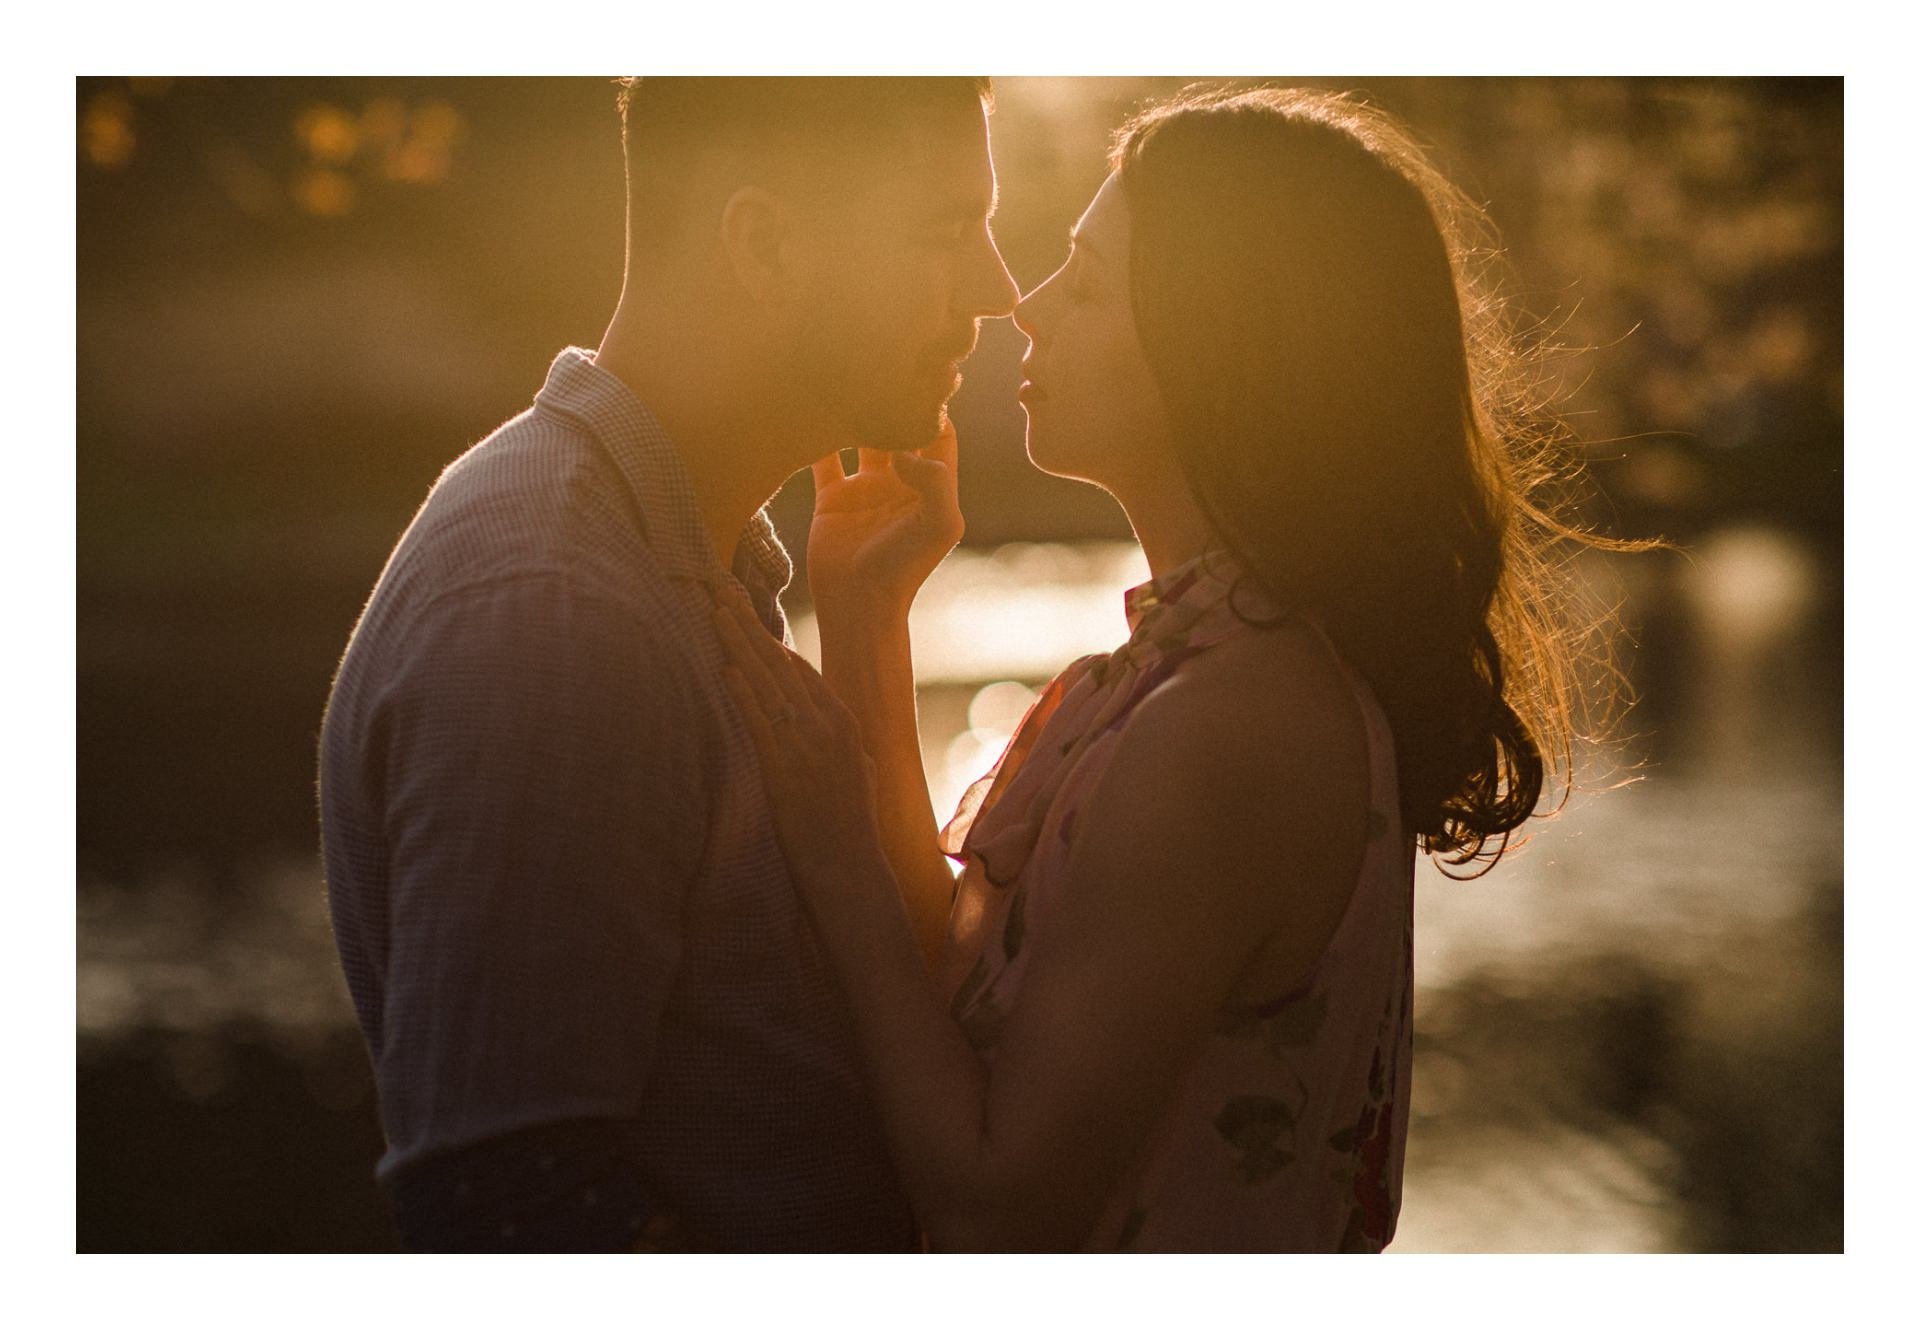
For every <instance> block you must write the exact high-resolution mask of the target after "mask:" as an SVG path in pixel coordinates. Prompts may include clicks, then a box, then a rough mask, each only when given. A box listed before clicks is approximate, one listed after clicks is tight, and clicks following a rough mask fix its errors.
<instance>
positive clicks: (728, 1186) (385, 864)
mask: <svg viewBox="0 0 1920 1330" xmlns="http://www.w3.org/2000/svg"><path fill="white" fill-rule="evenodd" d="M736 575H737V576H738V578H739V581H740V582H741V583H742V584H744V586H745V587H746V589H747V592H748V594H749V595H750V597H751V598H752V600H753V602H754V604H755V605H756V606H757V607H758V608H759V610H760V613H761V616H762V617H763V619H765V620H766V622H767V624H768V626H769V629H770V630H771V631H772V632H774V633H775V634H776V635H777V636H781V637H783V638H784V636H785V632H786V623H785V619H784V618H783V616H782V614H781V610H780V605H779V595H780V592H781V591H782V590H783V589H784V588H785V586H786V584H787V581H788V579H789V578H790V577H791V575H792V564H791V562H790V561H789V560H788V558H787V555H786V551H785V550H783V549H782V548H781V546H780V543H779V541H778V539H777V538H776V537H775V535H774V532H773V527H772V524H771V523H770V522H769V521H768V519H767V515H766V513H765V511H764V510H762V511H761V512H759V513H756V514H755V515H754V518H753V520H752V522H751V524H750V525H749V526H748V528H747V530H746V532H745V533H744V535H743V537H742V539H741V542H740V545H739V548H738V550H737V551H736V552H735V555H734V561H733V572H732V573H731V574H730V573H729V572H728V571H727V570H725V569H723V568H722V567H721V566H720V564H719V563H718V561H717V560H716V559H715V558H714V555H713V551H712V546H711V543H710V542H709V540H708V538H707V535H706V532H705V529H704V527H703V526H702V524H701V521H700V517H699V512H698V509H697V507H696V505H695V502H694V494H693V489H692V486H691V484H690V482H689V480H688V476H687V472H686V469H685V467H684V465H683V464H682V462H681V460H680V458H679V455H678V454H677V453H676V452H675V450H674V447H673V445H672V443H671V441H670V440H669V439H668V438H667V437H666V435H665V433H664V432H663V431H662V430H661V428H660V426H659V424H658V422H657V421H655V420H654V418H653V417H652V415H651V414H650V413H649V412H648V411H647V409H646V408H645V406H643V405H642V403H641V402H640V400H639V399H638V398H637V397H635V396H634V395H633V393H632V392H631V391H629V390H628V388H627V387H626V386H625V385H624V384H623V383H622V382H621V381H620V380H619V379H617V378H615V377H614V376H613V375H612V374H609V373H608V372H606V371H605V370H602V369H600V368H599V367H598V366H596V365H595V364H594V363H593V357H592V353H590V352H587V351H583V350H580V349H578V348H569V349H568V350H566V351H564V352H562V353H561V355H560V356H559V358H558V359H557V360H555V361H554V364H553V369H552V371H551V373H550V374H549V375H548V377H547V382H546V386H545V387H544V388H543V389H541V391H540V393H539V395H538V396H537V397H536V398H535V400H534V405H533V408H532V409H531V410H529V411H527V412H525V413H524V414H522V415H520V416H517V417H515V418H514V419H513V420H510V421H508V422H507V423H506V424H505V425H503V426H501V427H500V428H499V429H498V430H496V431H495V432H494V433H493V434H492V435H491V436H490V437H488V438H487V439H485V440H484V441H482V442H481V443H480V444H478V445H477V446H475V447H474V448H473V449H472V450H471V451H469V452H468V453H466V455H464V456H463V457H461V458H460V459H459V460H458V461H456V462H455V463H453V465H451V466H450V467H448V468H447V470H446V472H445V474H443V475H442V476H441V478H440V480H439V482H438V483H437V484H436V485H435V486H434V488H433V492H432V493H431V494H430V495H429V496H428V497H427V501H426V503H425V504H424V505H423V506H422V507H421V509H420V512H419V514H418V515H417V516H416V517H415V519H414V521H413V524H412V525H411V526H410V527H409V528H408V530H407V532H406V534H405V535H404V536H403V537H402V538H401V540H400V544H399V546H398V547H397V548H396V549H395V550H394V552H393V556H392V557H391V558H390V559H389V560H388V563H387V567H386V570H385V571H384V572H383V573H382V574H381V576H380V581H379V584H378V586H376V587H375V589H374V592H373V596H372V599H371V600H370V601H369V602H368V604H367V608H366V610H365V612H364V613H363V614H362V616H361V619H360V623H359V625H358V626H357V627H356V628H355V629H354V633H353V638H352V641H351V642H350V643H349V644H348V647H347V652H346V657H345V660H344V661H343V662H342V664H341V666H340V672H339V676H338V678H337V679H336V680H335V683H334V689H333V697H332V700H331V702H330V703H329V705H328V708H327V716H326V722H325V726H324V730H323V733H322V738H321V780H320V807H321V822H322V831H323V841H324V850H325V858H326V875H327V886H328V892H329V896H330V900H331V906H332V912H333V923H334V933H335V937H336V939H337V941H338V944H339V948H340V958H341V963H342V965H343V966H344V968H345V970H346V976H347V984H348V987H349V988H350V989H351V990H352V993H353V1000H354V1004H355V1006H356V1008H357V1010H358V1012H359V1016H360V1022H361V1026H362V1028H363V1030H364V1031H365V1034H366V1038H367V1043H368V1046H369V1049H370V1051H371V1053H372V1058H373V1064H374V1070H375V1075H376V1079H377V1082H378V1086H379V1092H380V1105H381V1113H382V1117H383V1120H384V1123H385V1127H386V1133H387V1141H388V1150H387V1154H386V1156H385V1157H384V1158H383V1159H382V1160H381V1163H380V1168H379V1172H380V1174H381V1176H382V1177H391V1176H392V1175H393V1173H394V1172H395V1171H396V1170H404V1169H405V1168H406V1167H407V1166H408V1165H409V1164H410V1163H412V1162H414V1161H417V1160H420V1159H422V1158H425V1157H427V1156H430V1155H432V1154H435V1153H437V1152H440V1151H444V1150H450V1149H454V1148H457V1147H460V1146H463V1145H468V1144H473V1143H476V1142H479V1141H483V1140H486V1139H488V1138H490V1137H494V1136H497V1135H499V1134H501V1133H504V1132H508V1131H511V1130H514V1129H516V1128H520V1127H526V1126H533V1125H537V1124H542V1123H550V1122H558V1121H565V1120H571V1119H581V1118H626V1119H631V1120H633V1121H634V1122H635V1123H636V1125H637V1133H636V1139H638V1140H640V1141H641V1142H643V1144H642V1146H641V1147H640V1156H641V1157H640V1159H639V1162H640V1164H641V1166H642V1168H643V1170H644V1171H645V1172H646V1173H647V1175H648V1176H649V1177H650V1178H651V1179H652V1180H653V1182H654V1183H655V1184H656V1185H657V1186H658V1187H659V1189H660V1192H661V1195H662V1196H663V1197H664V1198H665V1200H666V1201H667V1202H668V1203H670V1204H671V1206H672V1207H673V1208H674V1209H675V1210H677V1212H678V1213H679V1214H680V1216H681V1217H683V1218H684V1220H685V1221H686V1222H687V1223H689V1224H690V1225H691V1226H692V1228H693V1229H694V1230H695V1231H696V1232H698V1233H699V1234H701V1235H702V1237H703V1238H704V1239H705V1240H707V1241H710V1242H713V1243H716V1244H717V1245H720V1246H722V1247H726V1248H732V1249H747V1250H767V1249H824V1250H830V1249H875V1248H878V1249H889V1248H891V1249H901V1248H906V1247H908V1246H911V1245H913V1243H914V1241H915V1239H914V1236H913V1227H912V1222H911V1219H910V1217H909V1215H908V1212H907V1208H906V1202H905V1200H904V1199H903V1197H902V1196H901V1194H900V1190H899V1187H898V1184H897V1181H896V1179H895V1176H894V1173H893V1170H892V1168H891V1166H890V1165H889V1163H888V1161H887V1158H886V1155H885V1153H884V1148H883V1142H882V1138H881V1132H880V1127H879V1124H878V1120H877V1118H876V1116H875V1113H874V1111H873V1108H872V1106H871V1101H870V1100H869V1098H868V1096H867V1094H866V1092H865V1090H864V1088H863V1086H862V1083H861V1080H860V1077H859V1075H858V1072H857V1069H856V1065H855V1053H854V1047H853V1039H852V1033H851V1030H850V1028H849V1026H848V1023H847V1018H846V1015H845V1012H844V1009H843V1008H842V1006H841V1004H840V1002H839V1000H838V998H837V996H836V994H835V992H834V989H833V985H832V981H831V977H830V973H829V970H828V967H827V963H826V958H825V956H824V955H823V953H822V952H821V950H820V948H819V944H818V942H817V940H816V939H815V937H814V936H813V934H812V932H811V931H810V928H809V926H808V924H807V922H806V920H805V919H804V917H803V916H802V913H801V909H800V905H799V901H798V898H797V897H796V896H795V894H794V890H793V887H792V885H791V883H790V882H789V880H788V877H787V872H786V867H785V864H784V863H783V861H782V859H781V856H780V851H779V848H778V846H777V845H776V843H775V840H774V836H773V829H772V823H771V820H770V817H769V813H768V809H767V806H766V803H765V797H764V794H763V792H762V788H761V784H760V779H759V775H758V771H757V768H756V767H755V765H754V759H753V755H752V748H751V746H750V744H749V742H748V739H747V735H746V731H745V730H744V728H743V727H742V725H741V723H740V721H739V719H738V717H737V715H736V713H735V712H734V711H733V708H732V706H731V703H730V702H729V701H728V700H727V698H726V695H725V693H724V692H723V691H722V689H721V685H720V674H719V671H720V666H721V661H722V654H721V649H720V645H719V642H718V640H717V639H716V638H715V636H714V634H713V631H712V628H711V626H710V624H709V622H708V613H709V609H708V606H709V601H708V598H707V595H706V590H705V588H706V586H708V585H712V584H716V583H722V582H726V581H728V580H729V579H730V578H731V577H733V576H736Z"/></svg>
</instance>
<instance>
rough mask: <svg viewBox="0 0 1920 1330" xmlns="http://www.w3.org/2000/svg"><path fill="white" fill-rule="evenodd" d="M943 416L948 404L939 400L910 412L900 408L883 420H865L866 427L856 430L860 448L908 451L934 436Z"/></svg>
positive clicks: (933, 439)
mask: <svg viewBox="0 0 1920 1330" xmlns="http://www.w3.org/2000/svg"><path fill="white" fill-rule="evenodd" d="M946 419H947V405H946V403H945V402H944V401H942V402H936V403H935V404H933V405H932V406H930V407H922V408H920V409H918V410H916V411H913V412H911V413H908V412H904V411H903V412H900V413H898V414H896V415H890V416H889V417H888V418H887V419H885V420H873V421H870V422H867V424H866V428H864V429H861V430H858V431H856V433H857V434H859V436H860V446H861V447H863V448H876V449H879V450H881V451H882V452H911V451H912V450H913V449H915V448H924V447H926V446H927V445H928V444H930V443H933V442H934V441H935V440H937V439H938V438H939V437H940V429H941V426H942V425H944V424H945V423H946Z"/></svg>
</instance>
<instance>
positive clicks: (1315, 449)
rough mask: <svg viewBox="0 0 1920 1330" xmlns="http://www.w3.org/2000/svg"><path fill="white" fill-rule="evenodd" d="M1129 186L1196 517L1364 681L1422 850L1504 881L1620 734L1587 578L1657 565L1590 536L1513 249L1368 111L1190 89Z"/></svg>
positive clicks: (1155, 356)
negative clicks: (1527, 348) (1580, 555)
mask: <svg viewBox="0 0 1920 1330" xmlns="http://www.w3.org/2000/svg"><path fill="white" fill-rule="evenodd" d="M1111 165H1112V167H1113V169H1114V170H1115V171H1116V172H1117V173H1118V175H1119V180H1120V186H1121V188H1122V190H1123V191H1124V195H1125V198H1126V201H1127V205H1128V210H1129V213H1130V215H1131V219H1132V230H1133V240H1132V274H1131V282H1132V302H1133V310H1134V317H1135V320H1136V323H1137V324H1138V328H1139V336H1140V342H1141V345H1142V347H1143V349H1144V351H1145V354H1146V358H1147V362H1148V364H1149V365H1150V366H1151V368H1152V370H1153V373H1154V376H1155V378H1156V380H1157V383H1158V386H1159V389H1160V391H1161V394H1162V396H1163V398H1164V400H1165V402H1166V405H1167V409H1168V415H1169V419H1170V420H1171V422H1172V425H1173V432H1174V437H1175V440H1176V443H1175V446H1176V447H1177V448H1178V449H1179V458H1180V463H1181V466H1182V469H1183V470H1184V473H1185V475H1186V477H1187V480H1188V483H1189V485H1190V487H1191V489H1192V491H1193V494H1194V497H1195V499H1196V500H1197V501H1198V502H1199V504H1200V506H1201V508H1202V510H1203V511H1204V513H1205V514H1206V516H1207V518H1208V520H1209V521H1210V522H1211V523H1212V525H1213V527H1214V529H1215V532H1216V534H1217V535H1218V537H1219V538H1220V540H1221V542H1222V543H1223V544H1224V545H1225V546H1226V548H1227V549H1228V550H1229V551H1230V552H1231V553H1232V554H1233V555H1234V556H1235V557H1236V558H1237V559H1238V560H1239V562H1240V563H1241V565H1242V566H1243V567H1244V568H1245V569H1247V570H1248V572H1249V573H1250V574H1251V575H1253V576H1254V577H1256V578H1257V579H1258V580H1259V581H1260V582H1261V583H1263V584H1264V585H1265V586H1266V587H1267V589H1268V590H1269V591H1270V592H1272V593H1273V594H1274V595H1275V596H1276V597H1277V598H1278V600H1279V602H1280V603H1281V604H1283V605H1289V606H1294V607H1298V608H1300V609H1302V610H1304V611H1306V612H1307V613H1309V614H1311V615H1313V616H1314V617H1315V618H1316V619H1317V620H1318V621H1319V622H1320V624H1321V625H1322V627H1324V628H1325V630H1326V632H1327V634H1328V636H1329V637H1331V638H1332V639H1333V642H1334V644H1335V645H1336V646H1337V647H1338V648H1339V650H1340V651H1341V653H1342V654H1343V655H1344V656H1345V657H1346V658H1347V660H1349V661H1350V662H1351V663H1352V664H1353V665H1354V666H1355V668H1357V669H1358V670H1359V671H1360V672H1361V673H1362V674H1363V675H1364V676H1365V677H1366V679H1367V681H1368V683H1369V684H1370V685H1371V687H1372V688H1373V690H1374V693H1375V695H1376V696H1377V697H1378V698H1379V700H1380V703H1381V706H1382V708H1383V710H1384V711H1385V712H1386V715H1387V719H1388V721H1389V723H1390V724H1391V726H1392V729H1393V735H1394V742H1395V747H1396V750H1397V757H1398V763H1399V779H1400V803H1401V809H1402V814H1403V817H1404V819H1405V821H1406V824H1407V826H1408V827H1409V828H1410V829H1411V830H1412V831H1413V832H1414V834H1415V835H1416V836H1417V837H1418V839H1419V843H1420V844H1421V845H1422V846H1423V847H1424V848H1425V849H1426V850H1427V851H1428V852H1430V853H1432V854H1435V855H1437V856H1440V857H1442V858H1443V859H1444V860H1445V861H1446V862H1447V863H1449V864H1454V865H1458V864H1465V863H1469V862H1472V861H1474V860H1482V861H1484V867H1483V868H1482V870H1481V871H1485V868H1490V867H1492V865H1493V863H1494V862H1497V861H1498V860H1499V858H1500V856H1501V854H1502V853H1504V852H1505V849H1506V847H1507V844H1508V841H1509V838H1510V836H1511V834H1512V833H1513V831H1514V830H1515V829H1516V828H1518V827H1519V826H1520V825H1521V824H1522V823H1524V822H1525V821H1526V820H1527V819H1528V818H1529V817H1530V816H1532V815H1533V814H1534V812H1535V811H1536V809H1537V808H1538V806H1539V805H1540V802H1541V795H1542V792H1543V790H1544V789H1545V788H1546V786H1547V784H1548V782H1549V780H1550V779H1551V778H1556V777H1558V778H1562V779H1563V780H1564V781H1565V788H1569V789H1570V788H1571V781H1572V770H1573V744H1574V739H1575V734H1576V730H1577V729H1578V728H1579V727H1580V726H1581V725H1582V724H1584V723H1585V722H1586V721H1588V720H1589V719H1590V718H1591V717H1592V716H1593V715H1594V714H1596V713H1597V710H1598V708H1595V707H1593V706H1592V705H1590V704H1591V703H1593V702H1594V701H1595V700H1596V699H1594V698H1592V697H1585V696H1583V687H1582V685H1583V682H1585V680H1584V675H1583V670H1582V668H1581V667H1582V660H1583V657H1584V656H1585V655H1586V654H1588V646H1589V644H1590V643H1592V642H1593V641H1595V640H1597V639H1604V636H1605V635H1604V634H1596V633H1593V632H1592V631H1590V630H1592V629H1594V628H1595V627H1596V626H1598V624H1599V622H1600V621H1599V620H1598V619H1596V618H1594V617H1592V616H1589V617H1588V619H1587V622H1586V623H1585V624H1584V626H1583V625H1582V624H1581V622H1580V616H1579V615H1578V614H1577V613H1576V600H1575V597H1573V596H1572V595H1571V584H1570V581H1569V579H1568V576H1567V572H1568V570H1567V567H1566V560H1567V556H1568V555H1569V554H1570V553H1572V552H1573V551H1575V550H1577V549H1578V548H1579V547H1581V546H1602V547H1608V548H1630V547H1632V546H1630V545H1629V543H1628V542H1623V541H1615V540H1610V539H1607V538H1604V537H1601V536H1597V535H1595V534H1593V533H1591V532H1588V531H1585V530H1582V529H1581V528H1579V527H1578V526H1577V525H1575V524H1574V523H1573V522H1572V521H1571V520H1569V519H1568V518H1567V517H1566V516H1564V514H1565V513H1566V512H1567V511H1569V508H1570V505H1571V502H1572V500H1573V498H1574V497H1575V491H1574V490H1573V489H1572V488H1570V484H1571V482H1572V481H1573V480H1574V479H1575V477H1576V475H1577V470H1576V468H1575V467H1574V465H1573V463H1572V461H1571V460H1570V458H1569V452H1570V450H1569V449H1567V448H1566V447H1565V446H1564V445H1565V439H1564V437H1563V431H1561V430H1560V429H1559V428H1558V427H1557V426H1555V425H1554V424H1553V423H1552V421H1551V419H1550V418H1548V417H1547V416H1546V415H1545V413H1544V412H1542V411H1541V410H1540V409H1539V408H1538V403H1537V402H1536V401H1535V400H1534V393H1533V385H1534V381H1535V378H1536V376H1534V375H1532V374H1531V373H1528V372H1527V367H1528V366H1529V365H1530V364H1531V363H1533V359H1534V358H1533V357H1530V356H1529V355H1528V354H1526V353H1523V352H1522V351H1521V350H1520V348H1519V342H1518V338H1517V336H1516V333H1515V330H1514V328H1513V327H1512V326H1511V324H1510V321H1509V319H1508V317H1507V316H1506V314H1505V312H1504V310H1503V307H1502V305H1501V304H1500V302H1499V301H1498V300H1497V299H1496V298H1495V292H1494V289H1493V285H1492V282H1493V277H1494V275H1493V274H1492V273H1491V272H1489V271H1488V265H1489V262H1490V261H1491V260H1492V259H1493V258H1494V256H1495V255H1496V254H1497V250H1496V248H1495V246H1494V243H1493V240H1494V237H1493V232H1492V229H1491V226H1490V225H1489V223H1488V222H1487V220H1486V218H1485V215H1484V214H1483V213H1482V212H1481V210H1480V209H1479V208H1477V207H1475V206H1474V205H1473V204H1472V203H1471V202H1470V201H1469V200H1468V199H1467V198H1466V197H1465V196H1464V195H1463V194H1462V193H1461V192H1460V191H1459V190H1458V189H1456V188H1455V187H1454V186H1453V185H1452V184H1450V183H1449V182H1448V181H1447V180H1446V179H1445V178H1444V177H1443V176H1442V175H1441V174H1440V173H1439V171H1438V170H1436V169H1435V167H1434V166H1433V165H1432V164H1431V163H1430V162H1429V161H1428V160H1427V158H1426V156H1425V154H1424V153H1422V151H1421V150H1420V149H1419V148H1418V147H1417V146H1416V145H1415V143H1414V142H1413V140H1412V138H1411V137H1410V136H1409V135H1408V133H1407V131H1406V130H1405V129H1404V128H1402V127H1401V126H1400V124H1399V123H1398V122H1396V121H1395V120H1394V119H1393V118H1392V117H1390V116H1389V115H1387V114H1386V113H1385V112H1383V111H1380V110H1378V109H1376V108H1374V107H1371V106H1369V105H1367V104H1366V103H1364V102H1362V101H1360V100H1357V99H1356V98H1353V97H1351V96H1348V95H1345V94H1334V93H1327V92H1318V91H1310V90H1303V89H1276V88H1258V89H1252V90H1242V91H1232V90H1220V91H1197V90H1193V89H1189V90H1188V91H1186V92H1183V93H1181V94H1180V95H1178V96H1177V97H1175V98H1173V99H1172V100H1170V101H1168V102H1165V103H1163V104H1161V105H1158V106H1154V107H1151V108H1149V109H1147V110H1145V111H1143V112H1141V113H1140V114H1138V115H1136V116H1135V117H1134V118H1133V119H1132V120H1130V121H1129V122H1128V123H1127V124H1126V125H1124V126H1123V127H1122V128H1121V129H1120V130H1119V132H1118V133H1117V135H1116V136H1115V141H1114V147H1113V152H1112V159H1111ZM1583 628H1584V631H1583ZM1614 677H1616V678H1617V676H1614ZM1600 700H1604V699H1600ZM1563 799H1564V795H1563Z"/></svg>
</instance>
